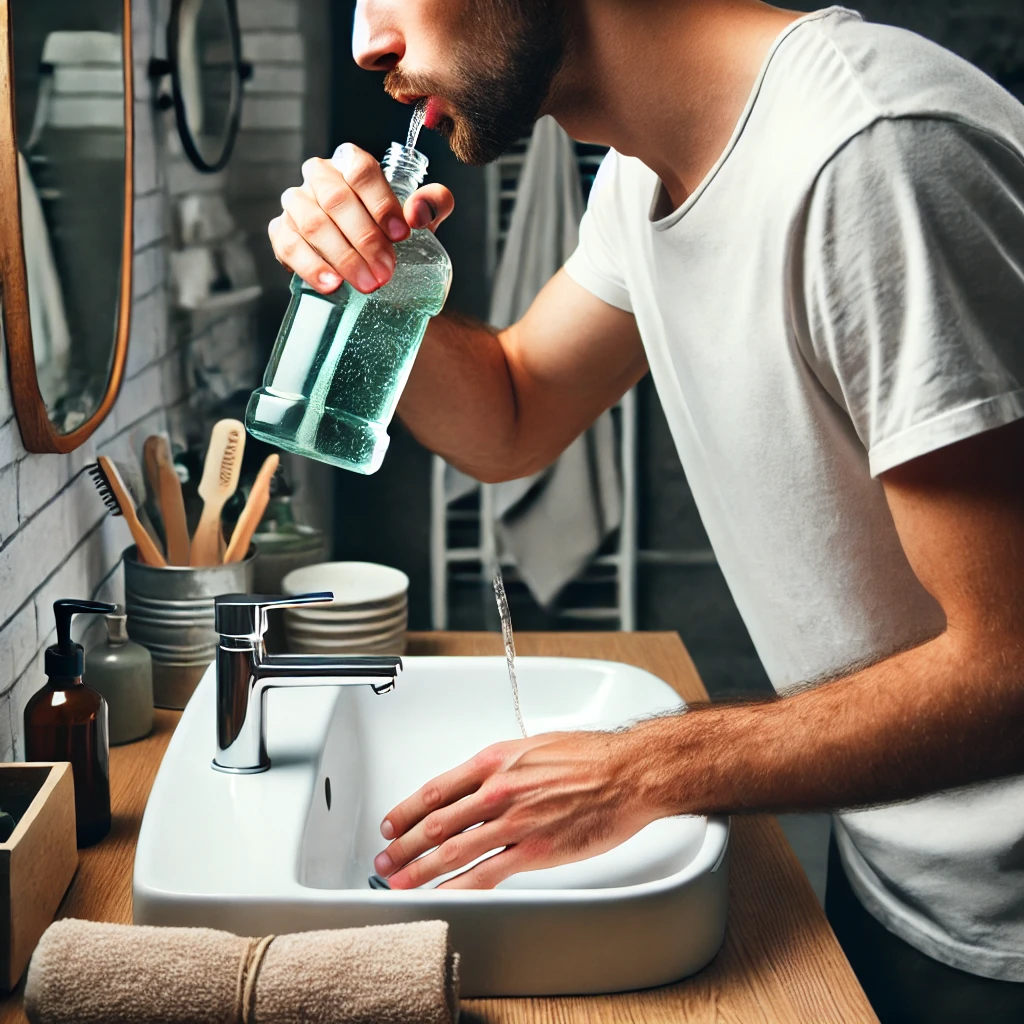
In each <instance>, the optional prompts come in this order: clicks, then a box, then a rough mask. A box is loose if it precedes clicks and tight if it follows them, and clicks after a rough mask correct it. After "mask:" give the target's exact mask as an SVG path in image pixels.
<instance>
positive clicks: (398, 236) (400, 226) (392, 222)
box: [387, 217, 408, 242]
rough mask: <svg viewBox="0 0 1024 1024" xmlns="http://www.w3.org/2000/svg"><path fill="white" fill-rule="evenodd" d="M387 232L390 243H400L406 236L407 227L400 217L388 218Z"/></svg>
mask: <svg viewBox="0 0 1024 1024" xmlns="http://www.w3.org/2000/svg"><path fill="white" fill-rule="evenodd" d="M387 231H388V238H390V239H391V241H392V242H400V241H401V240H402V239H403V238H405V236H406V233H407V231H408V225H407V224H406V223H405V221H404V220H403V219H402V218H401V217H388V220H387Z"/></svg>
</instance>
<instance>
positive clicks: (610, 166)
mask: <svg viewBox="0 0 1024 1024" xmlns="http://www.w3.org/2000/svg"><path fill="white" fill-rule="evenodd" d="M617 167H618V154H617V153H616V152H615V151H614V150H611V151H609V153H608V155H607V156H606V157H605V158H604V160H602V161H601V166H600V168H599V169H598V172H597V176H596V177H595V179H594V187H593V188H592V189H591V192H590V200H589V201H588V203H587V212H586V213H585V214H584V215H583V220H582V222H581V223H580V244H579V246H578V247H577V249H576V251H575V252H574V253H573V254H572V255H571V256H570V257H569V259H568V261H567V262H566V264H565V271H566V273H567V274H568V275H569V276H570V277H571V278H572V279H573V280H574V281H575V282H576V283H577V284H578V285H581V286H582V287H584V288H586V289H587V291H588V292H591V293H592V294H594V295H596V296H597V297H598V298H599V299H601V300H602V301H604V302H607V303H608V305H610V306H615V307H616V308H617V309H623V310H625V311H626V312H627V313H632V312H633V304H632V303H631V302H630V299H629V289H628V288H627V286H626V278H625V275H624V274H623V272H622V267H621V264H620V262H619V260H620V256H621V253H622V246H621V245H616V243H615V237H616V233H617V232H616V227H617V222H618V220H619V218H621V216H622V210H621V207H620V204H619V203H618V201H617V199H616V190H617V188H618V187H619V186H618V174H617Z"/></svg>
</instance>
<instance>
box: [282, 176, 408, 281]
mask: <svg viewBox="0 0 1024 1024" xmlns="http://www.w3.org/2000/svg"><path fill="white" fill-rule="evenodd" d="M281 206H282V207H283V208H284V217H285V218H286V219H284V223H283V225H282V226H281V227H280V228H279V229H278V235H277V237H276V238H274V236H271V237H272V238H273V239H274V242H275V246H274V248H275V252H277V249H278V246H287V245H289V244H292V245H293V246H294V247H295V248H298V249H299V250H300V251H302V247H301V246H299V245H298V244H297V243H296V242H295V241H294V239H292V238H291V237H290V234H289V232H291V231H292V230H294V233H295V235H297V236H298V239H299V241H301V242H302V243H304V244H305V245H306V246H308V247H309V248H310V249H312V250H313V251H314V252H316V253H317V254H318V255H319V256H320V257H321V261H322V262H324V263H326V264H327V266H328V269H329V270H333V271H334V272H335V273H336V275H337V277H338V283H339V284H340V281H341V279H342V278H343V279H344V280H346V281H349V282H350V283H351V284H352V285H353V286H354V287H356V288H358V289H359V291H361V292H364V293H369V292H372V291H375V290H376V289H377V288H379V287H380V286H381V285H382V284H386V283H387V282H388V280H390V278H391V273H392V271H393V270H394V263H391V264H390V266H388V267H386V268H384V269H380V270H378V269H374V268H371V267H370V266H369V265H368V264H367V262H366V260H365V259H364V258H363V257H362V255H360V253H359V252H358V251H357V250H356V249H355V248H354V247H353V246H352V245H351V244H350V242H349V239H348V237H346V233H345V231H344V230H343V229H342V228H341V227H340V226H339V225H338V223H337V222H336V221H334V220H332V219H331V217H330V216H329V215H328V213H327V212H326V211H325V210H324V209H323V208H322V207H321V206H320V205H319V204H318V203H317V201H316V200H315V199H314V198H313V197H312V196H311V195H310V194H309V192H307V191H306V189H304V188H290V189H287V190H286V191H285V192H284V194H283V195H282V196H281ZM364 216H365V214H364ZM352 219H353V218H349V220H352ZM366 220H367V221H369V218H366ZM278 258H279V259H281V254H280V253H278ZM282 262H285V263H286V266H288V267H290V268H291V269H292V270H294V271H295V272H296V273H297V274H299V277H301V278H302V279H303V280H304V281H307V283H308V284H311V285H312V286H313V287H314V288H319V285H318V281H316V280H309V279H308V278H307V277H306V276H305V274H303V273H300V271H299V269H298V268H297V267H296V266H295V265H294V263H293V262H292V260H291V259H290V258H289V259H288V260H287V261H282ZM320 273H322V271H318V277H319V274H320ZM335 287H337V285H335Z"/></svg>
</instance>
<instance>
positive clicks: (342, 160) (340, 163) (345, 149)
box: [331, 142, 352, 174]
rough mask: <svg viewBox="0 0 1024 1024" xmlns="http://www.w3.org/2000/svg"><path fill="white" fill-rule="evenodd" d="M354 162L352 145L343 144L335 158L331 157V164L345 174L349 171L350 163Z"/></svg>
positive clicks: (348, 143)
mask: <svg viewBox="0 0 1024 1024" xmlns="http://www.w3.org/2000/svg"><path fill="white" fill-rule="evenodd" d="M351 160H352V143H351V142H343V143H342V144H341V145H340V146H339V147H338V148H337V149H336V150H335V151H334V156H332V157H331V163H332V164H334V166H335V167H337V168H338V170H339V171H341V173H342V174H344V173H345V172H346V171H347V170H348V166H349V163H350V161H351Z"/></svg>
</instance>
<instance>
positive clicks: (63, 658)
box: [25, 601, 116, 846]
mask: <svg viewBox="0 0 1024 1024" xmlns="http://www.w3.org/2000/svg"><path fill="white" fill-rule="evenodd" d="M115 610H116V607H115V606H114V605H112V604H101V603H99V602H96V601H54V603H53V614H54V618H56V620H57V643H56V644H55V645H54V646H53V647H47V648H46V675H47V683H46V685H45V686H44V687H43V688H42V689H41V690H40V691H39V692H38V693H37V694H36V695H35V696H34V697H33V698H32V699H31V700H30V701H29V702H28V705H27V707H26V708H25V759H26V760H27V761H70V762H71V770H72V774H73V775H74V780H75V819H76V824H77V826H78V845H79V846H91V845H92V844H93V843H98V842H99V841H100V840H101V839H102V838H103V837H104V836H105V835H106V834H107V833H108V832H109V831H110V770H109V767H108V763H109V757H110V744H109V740H108V734H107V703H106V701H105V700H104V699H103V698H102V697H101V696H100V695H99V694H98V693H97V692H96V691H95V690H93V689H92V688H91V687H88V686H86V685H85V684H84V683H83V682H82V672H83V670H84V668H85V654H84V652H83V650H82V645H81V644H76V643H75V642H74V641H73V640H72V639H71V618H72V616H74V615H76V614H78V613H79V612H88V613H91V614H94V615H103V614H108V613H110V612H113V611H115Z"/></svg>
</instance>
